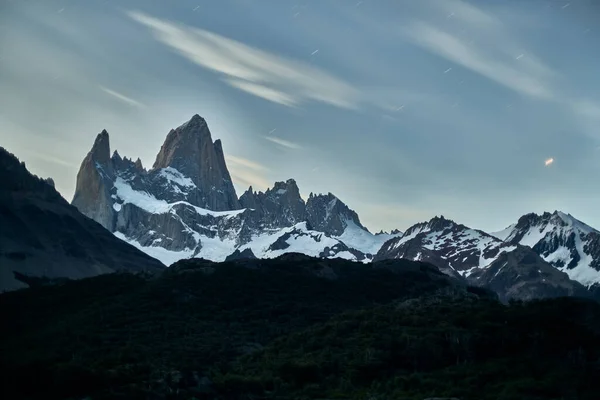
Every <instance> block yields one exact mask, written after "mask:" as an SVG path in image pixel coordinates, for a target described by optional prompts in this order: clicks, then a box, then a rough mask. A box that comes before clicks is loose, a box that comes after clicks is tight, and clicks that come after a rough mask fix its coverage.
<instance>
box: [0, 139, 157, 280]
mask: <svg viewBox="0 0 600 400" xmlns="http://www.w3.org/2000/svg"><path fill="white" fill-rule="evenodd" d="M105 138H106V137H105V136H103V135H101V136H99V140H98V141H97V144H98V146H95V150H99V149H101V150H105V149H106V147H104V146H103V143H102V141H103V140H104V139H105ZM105 155H106V154H105V152H103V151H102V152H96V151H93V152H91V153H90V154H88V157H86V161H85V162H84V164H85V163H90V162H92V163H93V162H97V163H99V165H106V160H107V159H106V157H105ZM98 182H101V181H96V183H98ZM0 265H1V266H2V268H0V291H5V290H13V289H18V288H20V287H26V286H27V282H30V280H31V279H32V278H47V279H50V280H52V279H57V278H70V279H79V278H86V277H91V276H95V275H99V274H104V273H110V272H115V271H130V272H141V271H157V270H161V269H162V268H164V266H163V265H162V264H161V263H160V262H159V261H157V260H155V259H153V258H151V257H149V256H147V255H146V254H144V253H143V252H141V251H139V250H137V249H136V248H134V247H132V246H130V245H128V244H126V243H124V242H122V241H121V240H119V239H117V238H116V237H114V236H113V235H112V234H111V233H110V232H108V231H107V230H106V229H104V228H103V227H102V226H101V225H99V224H98V223H96V222H94V221H92V220H91V219H89V218H87V217H86V216H84V215H82V214H81V213H79V212H78V211H77V209H76V208H75V207H73V206H71V205H69V203H67V201H65V200H64V199H63V198H62V197H61V196H60V194H58V192H57V191H56V190H55V189H54V188H53V187H52V186H51V185H49V184H48V183H47V182H46V180H43V179H40V178H37V177H35V176H33V175H31V174H30V173H29V172H28V171H27V169H26V168H25V165H24V164H22V163H20V162H19V160H18V159H17V158H16V157H14V156H13V155H12V154H10V153H8V152H6V151H5V150H4V149H2V148H0Z"/></svg>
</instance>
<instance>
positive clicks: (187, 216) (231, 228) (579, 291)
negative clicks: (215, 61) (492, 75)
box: [3, 115, 600, 301]
mask: <svg viewBox="0 0 600 400" xmlns="http://www.w3.org/2000/svg"><path fill="white" fill-rule="evenodd" d="M6 154H8V153H6ZM6 154H4V155H3V158H4V159H6V160H8V161H6V163H8V164H11V165H12V164H14V165H20V167H19V168H20V170H19V171H20V172H19V174H20V175H23V176H29V177H28V178H26V179H25V180H27V181H32V182H33V181H35V182H37V183H36V185H38V186H39V187H40V188H42V186H43V188H42V189H39V188H38V189H39V190H40V193H42V194H41V195H42V196H43V195H45V194H44V193H46V192H47V193H53V194H52V196H53V197H52V201H53V202H55V203H56V204H60V207H62V208H65V207H68V210H69V212H70V213H73V212H75V214H76V215H77V216H78V217H77V218H80V219H81V218H83V216H86V217H88V218H89V219H91V220H93V221H95V222H96V223H95V224H93V226H94V228H93V229H96V230H97V229H98V228H99V227H100V226H102V227H104V228H105V229H106V230H107V231H110V232H112V233H113V235H110V234H109V235H108V236H109V237H110V238H111V240H112V241H113V242H116V243H119V245H116V247H115V249H117V248H120V249H125V248H127V249H128V250H127V253H129V254H130V255H131V254H135V255H136V256H135V257H138V258H139V257H141V256H140V255H142V254H143V253H145V254H147V255H148V256H151V257H152V258H150V257H145V256H144V257H145V258H144V259H145V260H152V261H151V262H150V263H149V264H148V265H149V266H152V267H154V266H156V268H160V267H159V266H160V265H161V263H162V264H164V265H171V264H173V263H175V262H177V261H179V260H182V259H188V258H202V259H207V260H210V261H214V262H221V261H233V260H236V259H244V258H246V259H247V258H261V259H264V258H276V257H279V256H281V255H283V254H286V253H302V254H305V255H308V256H312V257H317V258H339V259H345V260H348V261H354V262H362V263H369V262H372V261H382V260H386V259H409V260H414V261H423V262H427V263H430V264H433V265H434V266H436V267H437V268H438V269H440V270H441V271H442V272H444V273H445V274H446V275H448V276H451V277H453V278H454V279H456V280H458V281H462V282H464V283H467V284H471V285H478V286H486V287H489V288H492V289H493V290H494V291H496V292H497V293H498V295H499V297H500V298H501V299H502V300H505V301H507V300H509V299H515V298H516V299H531V298H539V297H555V296H564V295H576V296H588V295H590V292H592V294H598V293H599V292H600V232H598V231H597V230H596V229H594V228H592V227H590V226H588V225H586V224H584V223H583V222H581V221H579V220H577V219H576V218H574V217H573V216H571V215H569V214H565V213H562V212H559V211H555V212H553V213H544V214H542V215H536V214H527V215H524V216H523V217H521V218H520V219H519V220H518V221H517V222H516V223H514V224H511V225H510V226H508V227H507V228H506V229H504V230H503V231H501V232H493V233H487V232H484V231H481V230H476V229H472V228H470V227H467V226H464V225H461V224H459V223H456V222H454V221H452V220H449V219H446V218H444V217H443V216H440V217H437V216H436V217H434V218H432V219H431V220H429V221H425V222H421V223H418V224H415V225H414V226H412V227H410V228H408V229H407V230H406V232H400V231H398V230H394V231H392V232H390V233H386V232H380V233H377V234H374V233H371V232H370V231H369V230H368V229H367V228H366V227H365V226H364V225H363V224H362V223H361V221H360V218H359V215H358V214H357V213H356V212H355V211H354V210H352V209H350V208H349V207H348V206H347V205H346V204H345V203H344V202H343V201H342V200H341V199H339V198H338V197H336V196H335V195H334V194H332V193H327V194H313V193H311V194H310V195H309V196H308V198H307V199H303V198H302V196H301V195H300V190H299V188H298V185H297V183H296V181H295V180H294V179H288V180H286V181H281V182H275V183H274V185H273V187H272V188H270V189H267V190H266V191H264V192H262V191H255V190H254V189H253V188H252V187H250V188H248V190H246V191H245V192H244V193H243V194H242V195H241V196H239V197H238V195H237V193H236V191H235V188H234V186H233V182H232V179H231V175H230V173H229V171H228V169H227V164H226V161H225V155H224V154H225V153H224V150H223V144H222V143H221V141H220V140H213V139H212V135H211V132H210V129H209V127H208V124H207V122H206V120H205V119H203V118H202V117H200V116H199V115H194V116H193V117H192V118H191V119H190V120H189V121H187V122H186V123H184V124H182V125H181V126H179V127H177V128H175V129H172V130H171V131H170V132H169V133H168V134H167V138H166V140H165V142H164V144H163V145H162V146H161V148H160V150H159V152H158V154H157V156H156V160H155V162H154V164H153V166H152V168H149V169H147V168H145V167H144V166H143V164H142V162H141V160H140V159H139V158H138V159H137V160H136V161H133V159H130V158H127V157H122V156H121V155H120V154H119V153H118V151H116V150H115V151H114V152H113V153H112V154H111V148H110V137H109V134H108V132H106V131H105V130H104V131H102V132H101V133H100V134H98V135H97V137H96V139H95V141H94V144H93V146H92V149H91V150H90V152H89V153H88V154H87V155H86V156H85V158H84V160H83V162H82V164H81V167H80V170H79V172H78V174H77V184H76V190H75V194H74V197H73V200H72V203H71V204H72V206H74V207H70V206H69V205H68V204H66V202H65V201H64V199H62V198H61V197H60V195H59V194H58V193H57V192H56V191H55V190H54V188H53V187H52V184H51V182H50V181H43V180H40V179H39V178H37V177H33V176H31V175H30V174H29V173H28V172H27V171H26V169H25V167H24V165H22V164H19V163H18V160H16V158H15V159H12V158H11V157H12V156H7V155H6ZM15 160H16V161H15ZM15 163H16V164H15ZM12 168H13V169H15V168H16V167H15V166H13V167H12ZM20 175H19V176H20ZM15 176H17V175H15ZM5 180H8V181H9V182H12V185H14V184H15V183H14V182H16V180H15V177H10V176H6V177H3V181H5ZM5 186H6V187H10V185H9V184H7V185H5ZM36 187H37V186H36ZM5 192H6V191H5ZM20 195H21V194H20ZM10 196H15V194H14V193H13V192H11V194H10ZM21 196H22V195H21ZM36 196H40V194H39V193H38V194H35V195H34V196H33V197H31V196H30V197H31V198H32V199H33V198H36ZM29 200H31V199H28V201H29ZM36 201H37V200H36ZM5 203H6V201H5ZM15 204H16V202H15V201H12V203H10V207H9V208H11V212H13V214H15V215H16V214H18V212H16V211H15V210H16V208H17V206H16V205H15ZM19 207H20V206H19ZM57 207H58V206H57ZM60 207H59V208H60ZM62 208H61V209H62ZM76 209H77V210H79V211H80V213H81V214H83V215H81V214H79V213H76V211H75V210H76ZM6 215H8V214H6ZM74 218H75V217H74ZM85 220H86V221H89V220H88V219H87V218H86V219H85ZM15 223H16V222H15ZM90 223H91V221H89V222H86V226H90V227H91V226H92V225H91V224H90ZM12 225H14V224H5V225H4V226H12ZM90 229H92V228H90ZM94 232H95V231H94ZM102 232H106V231H105V230H102ZM106 233H107V234H108V232H106ZM45 235H48V233H45ZM5 236H7V237H8V236H10V232H9V230H6V233H5ZM100 236H101V237H104V236H103V235H99V237H100ZM115 237H116V238H118V239H121V240H122V241H119V240H115V239H116V238H115ZM54 239H55V240H58V239H57V238H54ZM71 239H73V238H72V237H71ZM61 240H62V243H63V244H64V243H67V242H69V240H68V239H66V238H63V239H61ZM73 240H74V239H73ZM23 241H24V243H28V242H27V241H26V240H25V239H23ZM123 242H125V243H127V244H129V245H130V246H127V247H123V245H125V243H123ZM7 243H8V242H7ZM107 243H108V242H107ZM111 243H112V242H111ZM85 246H86V244H85V241H84V242H82V244H81V245H80V246H79V247H77V246H73V247H74V248H75V247H77V248H83V247H85ZM134 247H135V248H137V249H138V250H141V252H140V251H135V252H134V251H133V250H132V249H133V248H134ZM84 253H85V252H84ZM3 254H4V257H5V258H10V257H8V256H7V254H13V255H14V254H16V252H15V251H12V250H10V251H7V250H5V251H4V253H3ZM104 255H106V256H110V251H106V252H104ZM11 257H13V256H11ZM89 257H90V256H89V254H85V257H83V258H84V259H89ZM13 258H14V257H13ZM154 259H156V260H159V261H160V262H157V261H155V260H154ZM119 261H120V260H114V262H112V263H104V264H102V263H100V264H98V265H104V266H106V265H109V264H110V265H113V266H114V265H117V264H119V265H120V266H117V267H114V268H116V269H125V270H132V271H135V270H136V268H135V267H132V266H127V267H123V266H122V265H128V264H127V262H125V263H120V262H119ZM139 261H140V262H141V261H142V259H141V258H139ZM11 262H12V261H11ZM13 263H14V262H13ZM11 265H12V264H11ZM21 265H23V263H21ZM139 265H141V264H139ZM11 268H13V267H11ZM15 268H16V267H15ZM15 268H13V269H14V270H15V271H16V270H18V268H16V269H15ZM19 268H22V267H19ZM45 268H47V267H45ZM94 268H96V267H94ZM111 268H112V267H106V268H104V267H102V268H100V269H98V268H97V271H96V272H93V271H94V269H93V268H92V269H91V270H89V271H87V270H86V272H85V273H73V272H72V271H71V272H68V273H65V274H63V276H65V277H71V278H77V277H84V276H91V275H93V274H95V273H99V272H100V271H101V272H110V271H112V270H113V269H111ZM13 269H10V271H13ZM29 273H30V274H31V275H33V276H50V277H55V276H58V275H60V273H52V272H50V273H48V274H46V272H44V271H40V270H39V268H38V270H37V271H36V272H35V273H33V271H29ZM57 274H58V275H57ZM8 275H10V274H8ZM13 283H14V282H13ZM13 286H15V285H13ZM18 286H20V285H16V286H15V287H18Z"/></svg>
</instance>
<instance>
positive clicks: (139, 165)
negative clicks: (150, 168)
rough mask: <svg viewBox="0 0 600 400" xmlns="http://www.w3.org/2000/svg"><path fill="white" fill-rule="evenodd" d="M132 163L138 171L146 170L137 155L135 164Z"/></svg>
mask: <svg viewBox="0 0 600 400" xmlns="http://www.w3.org/2000/svg"><path fill="white" fill-rule="evenodd" d="M134 165H135V168H136V169H137V170H138V171H140V172H142V171H146V169H145V168H144V165H143V164H142V160H140V158H139V157H138V159H137V160H135V164H134Z"/></svg>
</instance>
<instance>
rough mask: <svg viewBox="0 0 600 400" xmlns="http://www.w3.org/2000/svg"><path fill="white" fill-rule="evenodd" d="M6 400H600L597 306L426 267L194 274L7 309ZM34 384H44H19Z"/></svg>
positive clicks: (1, 364)
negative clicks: (508, 296) (512, 297)
mask: <svg viewBox="0 0 600 400" xmlns="http://www.w3.org/2000/svg"><path fill="white" fill-rule="evenodd" d="M0 315H1V316H2V320H3V328H2V329H1V330H0V354H2V357H1V358H0V368H1V369H2V371H3V379H4V383H3V385H2V386H1V387H2V389H1V390H2V392H3V393H2V396H3V398H29V399H47V398H60V399H83V398H89V399H93V400H98V399H192V398H194V399H334V398H335V399H391V398H394V399H396V398H397V399H419V400H421V399H424V398H427V397H458V398H460V399H461V400H465V399H473V400H475V399H494V400H497V399H559V398H565V399H596V398H597V393H598V390H599V389H600V379H598V378H600V374H599V370H598V368H599V364H598V360H599V358H600V306H599V305H598V304H597V303H594V302H591V301H588V300H583V299H578V298H558V299H552V300H543V301H536V302H531V303H525V304H523V303H511V304H510V305H508V306H506V305H502V304H501V303H499V302H498V300H497V298H496V296H495V295H494V294H492V293H491V292H488V291H486V290H484V289H481V288H472V287H468V286H464V285H463V284H461V283H460V282H459V281H456V280H453V279H452V278H450V277H448V276H446V275H444V274H442V273H441V272H439V270H437V268H435V267H433V266H432V265H430V264H427V263H421V262H412V261H406V260H385V261H381V262H376V263H373V264H370V265H364V264H360V263H352V262H348V261H344V260H323V259H316V258H310V257H307V256H304V255H301V254H288V255H285V256H282V257H280V258H278V259H275V260H258V259H249V258H239V259H237V260H234V261H231V262H226V263H220V264H217V263H212V262H209V261H204V260H187V261H182V262H179V263H177V264H175V265H174V266H173V267H171V268H169V269H167V270H165V271H164V272H163V273H162V274H160V275H152V276H146V277H144V276H142V275H139V274H138V275H132V274H126V273H121V274H111V275H102V276H98V277H95V278H89V279H83V280H78V281H69V282H65V283H62V284H58V285H54V286H41V287H35V288H31V289H27V290H22V291H16V292H11V293H6V294H3V295H0ZM32 379H35V384H23V382H28V381H31V380H32Z"/></svg>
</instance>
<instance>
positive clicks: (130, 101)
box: [100, 86, 144, 108]
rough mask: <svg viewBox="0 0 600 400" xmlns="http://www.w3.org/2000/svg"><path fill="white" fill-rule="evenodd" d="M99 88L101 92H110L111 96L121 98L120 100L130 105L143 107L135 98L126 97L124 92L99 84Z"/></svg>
mask: <svg viewBox="0 0 600 400" xmlns="http://www.w3.org/2000/svg"><path fill="white" fill-rule="evenodd" d="M100 89H101V90H102V91H103V92H105V93H107V94H110V95H111V96H113V97H116V98H117V99H119V100H121V101H122V102H124V103H127V104H129V105H130V106H134V107H139V108H143V107H144V105H143V104H142V103H140V102H139V101H136V100H134V99H132V98H131V97H127V96H125V95H124V94H121V93H119V92H116V91H114V90H111V89H109V88H106V87H104V86H100Z"/></svg>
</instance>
